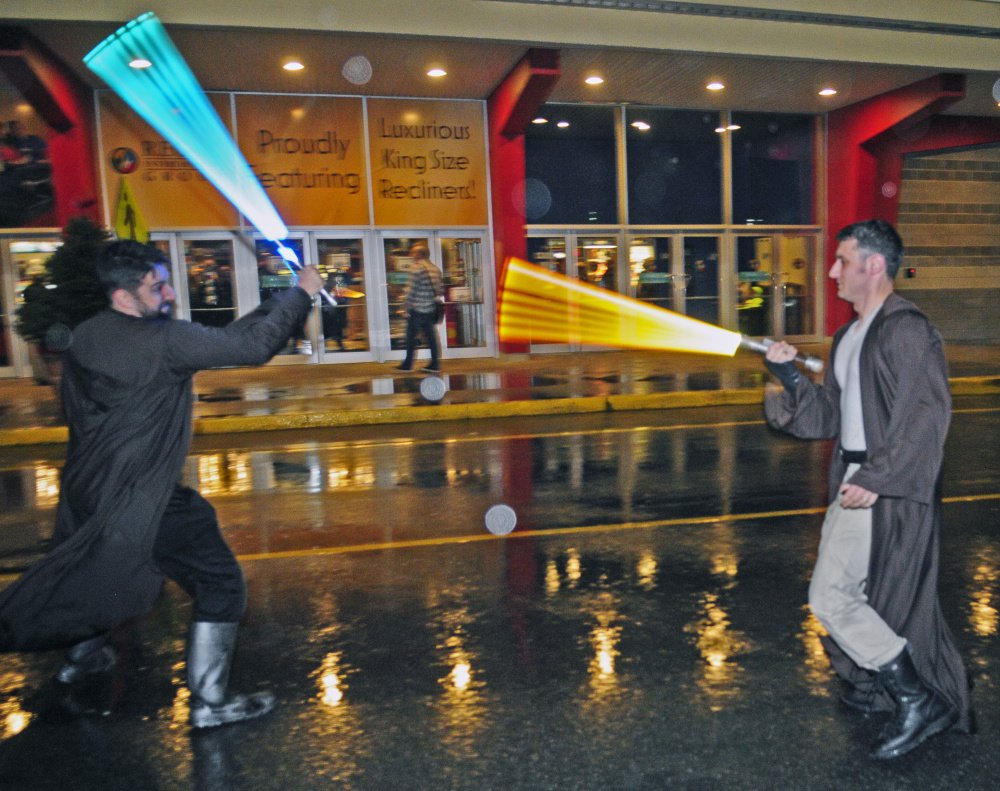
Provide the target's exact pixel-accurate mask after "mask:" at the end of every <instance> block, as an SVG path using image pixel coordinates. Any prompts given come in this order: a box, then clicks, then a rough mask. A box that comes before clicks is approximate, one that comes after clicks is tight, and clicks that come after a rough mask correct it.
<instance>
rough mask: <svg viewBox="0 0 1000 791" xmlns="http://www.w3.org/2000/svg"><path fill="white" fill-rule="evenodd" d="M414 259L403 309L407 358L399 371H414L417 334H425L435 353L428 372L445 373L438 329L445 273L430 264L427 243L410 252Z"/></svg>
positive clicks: (397, 367)
mask: <svg viewBox="0 0 1000 791" xmlns="http://www.w3.org/2000/svg"><path fill="white" fill-rule="evenodd" d="M410 258H412V259H413V262H412V266H411V269H410V282H409V285H408V286H407V289H406V297H405V299H404V301H403V308H404V310H406V357H405V359H404V360H403V362H402V363H400V364H399V365H398V366H396V369H397V370H399V371H409V370H411V369H412V368H413V359H414V354H415V352H416V349H417V334H418V333H422V334H423V336H424V337H425V338H426V339H427V347H428V348H429V349H430V352H431V361H430V363H429V364H428V365H427V367H426V368H424V370H425V371H429V372H431V373H437V372H438V371H440V370H441V366H440V365H439V362H438V355H439V352H438V340H437V330H436V329H435V325H436V324H437V310H438V304H439V301H440V299H441V297H442V296H443V294H444V281H443V280H442V278H441V270H439V269H438V268H437V267H436V266H434V264H432V263H431V261H430V251H429V250H428V249H427V245H426V244H424V243H423V242H417V243H416V244H414V245H413V246H412V247H411V248H410Z"/></svg>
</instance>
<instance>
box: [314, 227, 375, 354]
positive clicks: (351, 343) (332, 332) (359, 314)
mask: <svg viewBox="0 0 1000 791" xmlns="http://www.w3.org/2000/svg"><path fill="white" fill-rule="evenodd" d="M316 266H317V268H318V269H319V271H320V274H321V275H323V278H324V281H325V283H326V286H325V287H326V291H327V293H328V294H330V296H331V297H333V299H334V301H335V302H336V303H337V304H336V305H331V304H330V303H329V302H328V301H327V300H326V299H325V298H322V297H321V298H320V301H319V312H320V322H319V329H320V336H321V339H322V343H321V345H320V353H321V356H320V359H321V360H325V361H331V360H338V359H343V360H348V359H354V358H357V357H358V355H359V354H361V353H366V352H370V351H371V343H370V341H369V332H368V327H369V318H368V309H369V300H368V291H369V288H368V284H367V283H366V282H365V277H366V271H365V245H364V239H361V238H358V237H351V238H343V239H340V238H326V237H320V238H317V239H316ZM342 352H343V353H344V354H343V355H341V353H342Z"/></svg>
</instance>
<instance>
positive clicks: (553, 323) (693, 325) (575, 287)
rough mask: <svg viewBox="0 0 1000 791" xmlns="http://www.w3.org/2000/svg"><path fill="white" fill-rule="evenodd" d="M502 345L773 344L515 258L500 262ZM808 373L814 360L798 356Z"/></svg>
mask: <svg viewBox="0 0 1000 791" xmlns="http://www.w3.org/2000/svg"><path fill="white" fill-rule="evenodd" d="M499 335H500V340H502V341H522V342H534V343H539V342H543V343H544V342H548V343H580V344H595V345H600V346H620V347H621V346H623V347H628V348H633V349H660V350H667V349H670V350H673V351H685V352H696V353H699V354H718V355H723V356H727V357H732V356H733V355H734V354H736V350H737V349H739V348H744V349H749V350H751V351H756V352H761V353H763V352H765V351H767V347H768V346H769V345H770V344H771V343H773V341H771V340H770V339H768V338H765V339H763V340H760V341H757V340H754V339H752V338H746V337H744V336H743V335H741V334H740V333H738V332H733V331H731V330H726V329H723V328H722V327H717V326H715V325H714V324H708V323H707V322H704V321H699V320H698V319H692V318H690V317H689V316H684V315H681V314H680V313H674V312H673V311H670V310H665V309H664V308H660V307H657V306H655V305H650V304H649V303H647V302H642V301H641V300H637V299H632V298H630V297H625V296H622V295H621V294H617V293H615V292H614V291H607V290H605V289H603V288H598V287H596V286H592V285H590V284H589V283H582V282H580V281H579V280H573V279H572V278H569V277H566V276H564V275H561V274H558V273H555V272H550V271H549V270H547V269H543V268H542V267H539V266H535V265H534V264H529V263H528V262H527V261H522V260H521V259H519V258H508V259H507V261H506V262H505V264H504V276H503V285H502V290H501V294H500V306H499ZM796 359H797V360H798V361H799V362H800V363H801V364H803V365H805V366H806V367H807V368H809V370H811V371H820V370H822V369H823V362H822V360H820V359H819V358H818V357H802V356H800V357H797V358H796Z"/></svg>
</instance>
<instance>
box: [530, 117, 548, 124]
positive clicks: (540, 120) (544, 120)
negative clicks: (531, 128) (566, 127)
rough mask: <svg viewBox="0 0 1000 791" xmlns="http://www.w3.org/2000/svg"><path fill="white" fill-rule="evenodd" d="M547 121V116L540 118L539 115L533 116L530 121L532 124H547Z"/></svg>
mask: <svg viewBox="0 0 1000 791" xmlns="http://www.w3.org/2000/svg"><path fill="white" fill-rule="evenodd" d="M548 122H549V119H548V118H542V117H541V116H539V117H538V118H535V119H534V120H533V121H532V122H531V123H533V124H547V123H548Z"/></svg>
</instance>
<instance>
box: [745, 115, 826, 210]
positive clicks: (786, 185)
mask: <svg viewBox="0 0 1000 791" xmlns="http://www.w3.org/2000/svg"><path fill="white" fill-rule="evenodd" d="M732 121H733V124H735V125H738V126H739V129H736V130H733V132H732V147H733V222H734V223H736V224H738V225H742V224H744V223H764V224H767V225H809V224H810V223H812V222H813V118H812V116H810V115H791V114H787V113H733V114H732Z"/></svg>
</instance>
